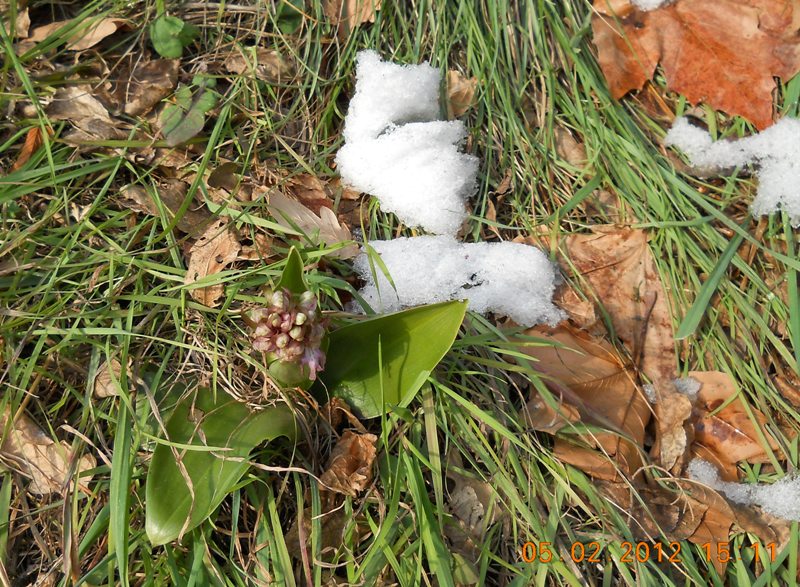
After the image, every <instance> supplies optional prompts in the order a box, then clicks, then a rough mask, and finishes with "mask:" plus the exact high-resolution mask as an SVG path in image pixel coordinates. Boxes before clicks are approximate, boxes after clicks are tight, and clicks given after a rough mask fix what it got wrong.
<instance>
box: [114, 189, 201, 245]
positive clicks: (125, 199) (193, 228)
mask: <svg viewBox="0 0 800 587" xmlns="http://www.w3.org/2000/svg"><path fill="white" fill-rule="evenodd" d="M188 190H189V184H187V183H185V182H183V181H180V180H165V181H163V182H161V185H160V186H159V189H158V192H157V194H158V198H159V199H160V200H161V203H162V204H163V205H164V207H165V208H166V209H167V210H168V211H169V212H170V213H171V215H172V217H174V215H175V214H176V213H177V212H178V210H180V208H181V206H182V205H183V201H184V200H185V199H186V193H187V192H188ZM120 195H121V199H122V204H123V205H124V206H125V207H127V208H130V209H131V210H133V211H134V212H139V213H141V214H148V215H150V216H158V215H159V212H158V206H157V205H156V203H155V201H154V200H153V196H151V195H150V192H148V190H146V189H145V188H144V187H142V186H140V185H131V186H128V187H126V188H124V189H123V190H122V192H121V194H120ZM170 219H171V218H170ZM210 221H211V214H210V212H209V211H208V209H207V208H206V207H205V206H203V205H202V204H198V205H197V206H190V207H189V209H188V210H186V212H185V213H184V215H183V216H181V219H180V220H179V221H178V228H179V229H180V230H181V231H183V232H185V233H187V234H199V233H200V232H201V231H203V230H205V229H206V228H207V227H208V224H209V222H210Z"/></svg>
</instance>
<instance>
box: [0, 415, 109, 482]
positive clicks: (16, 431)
mask: <svg viewBox="0 0 800 587" xmlns="http://www.w3.org/2000/svg"><path fill="white" fill-rule="evenodd" d="M0 457H2V460H3V461H4V463H6V464H8V465H9V466H11V467H12V468H13V469H15V470H18V471H19V472H20V473H22V474H23V475H25V476H26V477H28V478H30V480H31V484H30V486H29V489H30V491H31V492H32V493H35V494H37V495H48V494H50V493H59V492H61V490H62V489H63V487H64V485H65V484H66V482H67V475H68V474H69V471H70V463H71V461H72V459H75V458H78V457H77V455H76V454H75V453H74V452H73V450H72V448H71V447H70V445H69V444H68V443H67V442H66V441H61V442H55V441H54V440H53V439H52V438H50V437H49V436H47V435H46V434H45V433H44V432H43V431H42V429H41V428H39V427H38V426H37V425H36V424H35V423H34V422H33V420H31V419H30V418H28V416H26V415H25V414H18V415H17V417H16V418H13V419H12V417H11V409H10V407H8V406H7V407H6V409H5V410H4V411H2V412H0ZM96 464H97V461H96V460H95V459H94V457H93V456H92V455H89V454H86V455H83V456H81V457H79V458H78V462H77V466H76V471H77V472H78V473H79V474H80V473H82V472H84V471H86V470H88V469H92V468H94V467H95V465H96Z"/></svg>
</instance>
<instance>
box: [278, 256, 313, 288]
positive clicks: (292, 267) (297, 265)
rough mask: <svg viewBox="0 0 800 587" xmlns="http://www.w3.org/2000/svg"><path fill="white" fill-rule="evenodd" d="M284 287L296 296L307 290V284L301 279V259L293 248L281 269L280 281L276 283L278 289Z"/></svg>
mask: <svg viewBox="0 0 800 587" xmlns="http://www.w3.org/2000/svg"><path fill="white" fill-rule="evenodd" d="M284 287H285V288H286V289H288V290H289V291H290V292H292V293H293V294H296V295H300V294H302V293H303V292H304V291H306V290H307V289H308V284H307V283H306V280H305V278H304V277H303V258H302V257H301V256H300V253H299V252H297V249H296V248H295V247H292V248H291V250H290V251H289V256H288V257H286V266H285V267H284V268H283V273H281V278H280V281H278V289H279V290H280V289H282V288H284Z"/></svg>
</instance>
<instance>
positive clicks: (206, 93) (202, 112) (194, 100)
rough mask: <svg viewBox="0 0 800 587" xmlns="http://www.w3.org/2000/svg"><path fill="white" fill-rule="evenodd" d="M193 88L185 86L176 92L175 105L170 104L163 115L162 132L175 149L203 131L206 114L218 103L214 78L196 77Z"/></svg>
mask: <svg viewBox="0 0 800 587" xmlns="http://www.w3.org/2000/svg"><path fill="white" fill-rule="evenodd" d="M192 83H193V86H194V87H192V86H183V87H182V88H180V89H179V90H178V91H177V92H175V103H174V104H168V105H167V106H166V108H164V112H163V113H162V114H161V132H162V133H163V134H164V138H165V139H166V143H167V145H169V146H170V147H174V146H176V145H179V144H181V143H185V142H186V141H188V140H189V139H191V138H192V137H194V136H195V135H196V134H197V133H199V132H200V131H201V130H203V127H204V126H205V124H206V112H208V111H209V110H211V109H212V108H213V107H214V106H215V105H216V103H217V96H216V94H215V93H214V92H213V91H212V90H210V89H209V88H213V87H214V85H215V84H216V81H215V80H214V79H212V78H200V76H196V77H195V79H194V81H193V82H192Z"/></svg>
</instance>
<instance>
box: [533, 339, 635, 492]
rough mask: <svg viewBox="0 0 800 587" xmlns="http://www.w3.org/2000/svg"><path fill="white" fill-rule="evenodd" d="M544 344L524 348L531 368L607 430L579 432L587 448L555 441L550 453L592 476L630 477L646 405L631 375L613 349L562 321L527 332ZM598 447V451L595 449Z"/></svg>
mask: <svg viewBox="0 0 800 587" xmlns="http://www.w3.org/2000/svg"><path fill="white" fill-rule="evenodd" d="M525 334H526V335H528V336H532V337H535V338H537V339H540V340H542V341H543V342H549V343H550V344H548V345H544V344H543V345H537V346H526V347H525V353H526V354H527V355H529V356H531V357H532V358H533V359H536V362H535V363H534V364H533V369H535V370H536V371H537V372H539V373H541V374H542V375H543V376H544V377H545V383H547V382H548V381H549V380H552V381H555V382H556V383H557V384H559V385H560V386H561V387H562V388H564V389H568V390H569V391H571V392H572V394H574V396H575V397H576V398H577V401H575V400H572V402H571V403H572V404H573V406H574V407H575V408H576V409H577V410H578V412H579V414H580V416H581V419H582V421H583V422H584V423H588V424H594V425H597V426H600V427H604V428H606V430H608V431H607V432H606V431H603V432H595V433H593V434H591V435H590V434H582V435H581V437H582V438H583V439H584V440H585V442H586V443H587V444H588V445H589V447H583V446H577V445H576V444H575V443H572V442H569V441H567V440H566V439H565V438H564V437H563V436H558V437H556V443H555V446H554V448H553V452H554V454H555V455H556V456H557V457H558V458H559V459H561V460H562V461H564V462H567V463H570V464H572V465H574V466H576V467H578V468H580V469H582V470H583V471H585V472H587V473H588V474H590V475H592V476H593V477H597V478H601V479H608V480H615V479H618V478H619V476H620V475H619V474H620V472H622V474H624V475H632V474H633V473H634V472H636V471H637V470H638V469H639V468H640V467H641V466H642V464H643V460H642V454H641V452H642V450H643V449H642V445H643V444H644V436H645V427H646V426H647V423H648V422H649V420H650V407H649V405H648V403H647V400H646V399H645V397H644V395H643V394H642V393H641V391H640V390H639V389H638V388H637V386H636V383H635V375H634V373H633V372H631V371H630V369H629V368H628V367H627V366H626V364H625V363H624V362H622V360H621V359H620V357H619V356H618V354H617V352H616V351H615V349H614V347H612V346H611V345H610V344H608V343H607V342H605V341H603V340H601V339H595V338H594V337H592V336H590V335H589V334H587V333H585V332H582V331H580V330H577V329H575V328H572V327H571V326H569V325H567V324H564V323H562V324H561V325H559V326H557V327H556V328H554V329H548V328H546V327H541V326H538V327H535V328H532V329H529V330H527V331H525ZM595 449H597V450H595Z"/></svg>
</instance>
